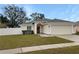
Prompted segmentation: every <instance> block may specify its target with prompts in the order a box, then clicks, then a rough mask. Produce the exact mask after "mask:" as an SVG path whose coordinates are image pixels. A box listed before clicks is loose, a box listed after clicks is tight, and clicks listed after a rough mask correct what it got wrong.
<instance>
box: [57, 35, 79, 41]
mask: <svg viewBox="0 0 79 59" xmlns="http://www.w3.org/2000/svg"><path fill="white" fill-rule="evenodd" d="M58 37H60V38H65V39H68V40H71V41H74V42H79V35H58Z"/></svg>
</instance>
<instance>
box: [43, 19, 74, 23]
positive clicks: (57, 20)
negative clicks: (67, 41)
mask: <svg viewBox="0 0 79 59" xmlns="http://www.w3.org/2000/svg"><path fill="white" fill-rule="evenodd" d="M45 20H46V21H48V22H70V23H73V22H71V21H66V20H61V19H45Z"/></svg>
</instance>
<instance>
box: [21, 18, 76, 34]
mask: <svg viewBox="0 0 79 59" xmlns="http://www.w3.org/2000/svg"><path fill="white" fill-rule="evenodd" d="M20 26H21V29H22V30H32V31H33V32H34V34H53V35H57V34H73V33H75V32H76V29H75V28H74V23H73V22H70V21H65V20H60V19H52V20H51V19H38V20H34V21H31V22H27V23H24V24H21V25H20Z"/></svg>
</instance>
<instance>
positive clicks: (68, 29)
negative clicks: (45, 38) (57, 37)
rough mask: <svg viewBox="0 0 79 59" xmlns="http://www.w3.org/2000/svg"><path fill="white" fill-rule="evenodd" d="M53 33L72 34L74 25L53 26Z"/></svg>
mask: <svg viewBox="0 0 79 59" xmlns="http://www.w3.org/2000/svg"><path fill="white" fill-rule="evenodd" d="M51 34H72V26H51Z"/></svg>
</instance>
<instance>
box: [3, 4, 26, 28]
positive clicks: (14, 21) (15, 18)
mask: <svg viewBox="0 0 79 59" xmlns="http://www.w3.org/2000/svg"><path fill="white" fill-rule="evenodd" d="M4 14H5V15H6V16H7V18H9V20H10V23H9V25H10V27H18V26H19V24H22V23H23V22H24V21H25V17H26V13H25V11H24V10H23V8H22V7H18V6H15V5H8V6H5V7H4Z"/></svg>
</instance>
